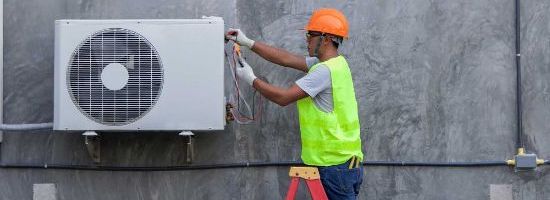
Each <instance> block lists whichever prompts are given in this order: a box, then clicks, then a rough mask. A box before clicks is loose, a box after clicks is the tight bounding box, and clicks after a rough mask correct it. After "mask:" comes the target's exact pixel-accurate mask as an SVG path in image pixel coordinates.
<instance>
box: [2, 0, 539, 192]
mask: <svg viewBox="0 0 550 200" xmlns="http://www.w3.org/2000/svg"><path fill="white" fill-rule="evenodd" d="M522 3H523V5H522V7H521V9H522V38H521V41H522V53H523V60H522V64H523V69H524V76H523V77H524V81H523V85H524V86H523V88H524V90H525V94H524V97H523V100H524V107H525V110H524V113H523V114H524V130H525V134H526V136H525V139H526V147H527V150H528V151H530V152H534V153H537V154H538V155H539V157H543V158H546V159H550V134H548V130H549V129H550V125H549V123H548V121H550V111H549V110H550V58H549V57H548V55H550V25H549V24H550V16H549V15H548V14H547V11H548V10H549V9H550V2H549V1H546V0H530V1H523V2H522ZM325 6H328V7H335V8H338V9H341V10H342V11H343V12H344V13H345V14H346V15H347V16H348V19H349V21H350V24H351V26H350V27H351V35H350V40H348V41H346V42H345V44H344V46H343V48H342V53H343V54H344V55H346V56H347V57H348V62H349V64H350V67H351V70H352V73H353V78H354V83H355V89H356V95H357V99H358V103H359V109H360V120H361V130H362V140H363V144H364V151H365V153H366V154H365V155H366V160H396V161H479V160H506V159H509V158H512V156H513V155H514V154H515V151H516V150H515V147H514V144H515V138H516V135H515V130H516V114H515V103H516V97H515V86H516V84H515V76H516V70H515V61H514V39H515V38H514V2H513V1H512V0H509V1H494V0H493V1H489V0H482V1H467V0H452V1H451V0H449V1H433V0H416V1H410V0H409V1H407V0H364V1H324V0H322V1H290V0H286V1H284V0H277V1H272V0H257V1H244V0H232V1H221V0H218V1H216V0H200V1H199V0H158V1H146V0H139V1H136V0H116V1H113V0H95V1H91V0H25V1H19V0H5V1H4V9H5V12H4V47H5V48H4V63H3V64H4V77H3V78H4V113H3V117H4V122H5V123H38V122H51V121H52V120H53V113H52V112H53V56H54V55H53V44H54V40H53V34H54V20H56V19H64V18H72V19H116V18H200V17H201V16H202V15H217V16H221V17H223V18H224V19H225V22H226V24H227V27H228V28H229V27H240V28H241V29H243V30H244V31H245V32H246V33H248V35H249V36H250V37H251V38H253V39H257V40H262V41H266V42H267V43H269V44H272V45H275V46H278V47H282V48H285V49H288V50H290V51H293V52H295V53H300V54H303V53H304V52H306V46H305V41H304V34H303V32H300V31H299V30H298V29H299V28H301V27H303V26H304V25H305V23H306V21H307V19H308V16H309V15H310V14H311V11H312V10H313V9H315V8H318V7H325ZM246 53H247V55H248V57H249V60H250V64H251V65H253V66H254V68H255V69H256V73H257V74H258V75H260V76H264V77H266V78H267V79H268V80H269V81H270V82H271V83H274V84H276V85H279V86H283V87H288V86H290V85H291V84H292V82H293V81H294V80H296V79H297V78H299V77H301V76H302V75H303V74H300V73H299V72H296V71H292V70H289V69H284V68H279V67H276V66H275V65H273V64H270V63H268V62H266V61H264V60H261V59H260V58H259V57H257V56H255V55H253V54H250V53H249V52H246ZM227 77H229V75H228V76H227ZM228 81H229V78H228ZM246 91H250V90H246ZM227 92H229V88H228V89H227ZM263 108H264V113H266V114H264V115H263V116H262V120H261V121H259V122H257V123H256V124H254V125H237V124H229V125H228V126H227V127H226V130H225V131H218V132H213V133H200V134H199V135H198V136H197V137H196V142H197V143H196V145H195V147H196V156H197V157H196V160H195V162H197V163H228V162H232V163H233V162H247V161H266V162H270V161H289V160H299V158H300V151H299V145H300V143H299V133H298V123H297V113H296V108H295V106H294V105H290V106H287V107H285V108H280V107H279V106H277V105H275V104H273V103H264V105H263ZM49 133H51V132H50V131H35V132H29V133H27V134H20V133H15V132H7V133H5V135H4V141H3V143H2V144H1V156H2V158H1V159H2V162H3V163H4V164H16V163H37V164H40V163H56V164H78V165H89V164H92V161H91V159H90V158H89V156H88V155H87V152H86V149H85V147H84V145H83V138H82V136H81V135H80V134H79V133H67V132H63V133H61V132H58V133H54V134H49ZM102 140H103V144H102V145H103V146H102V160H103V162H102V164H105V165H117V166H137V165H139V166H165V165H185V155H186V152H185V145H184V143H185V139H184V138H181V137H178V136H177V135H176V133H141V134H134V133H105V134H103V136H102ZM548 170H549V168H548V167H540V168H539V169H538V171H536V172H529V173H514V171H513V169H511V168H508V167H486V168H432V167H367V168H366V174H365V179H364V184H363V185H362V190H361V195H360V198H361V199H512V198H513V199H521V200H530V199H536V200H542V199H550V187H547V185H548V184H550V178H549V177H548V176H547V174H548ZM287 172H288V168H287V167H267V168H243V169H216V170H202V171H200V170H195V171H171V172H96V171H74V170H36V169H35V170H33V169H0V199H31V198H32V197H33V194H32V189H33V184H37V183H54V184H55V186H56V187H55V188H56V189H57V197H58V199H281V198H283V197H284V195H285V193H286V190H287V187H288V182H289V179H288V176H287ZM302 189H303V188H302ZM499 191H504V192H499ZM510 194H511V195H510ZM499 195H500V196H499ZM306 196H307V195H306V194H305V193H304V192H300V194H299V198H300V199H303V198H306Z"/></svg>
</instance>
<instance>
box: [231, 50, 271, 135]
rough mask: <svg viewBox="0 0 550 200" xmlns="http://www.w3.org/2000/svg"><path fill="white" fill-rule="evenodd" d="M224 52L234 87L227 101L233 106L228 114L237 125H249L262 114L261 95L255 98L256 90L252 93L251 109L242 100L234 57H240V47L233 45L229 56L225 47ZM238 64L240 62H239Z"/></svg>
mask: <svg viewBox="0 0 550 200" xmlns="http://www.w3.org/2000/svg"><path fill="white" fill-rule="evenodd" d="M224 51H225V52H224V53H225V56H226V58H227V60H228V63H229V68H230V69H231V73H232V76H233V81H234V86H235V90H234V92H232V93H231V94H230V95H229V100H228V102H229V103H230V104H231V105H233V107H232V108H231V109H230V112H231V114H232V115H233V117H234V119H235V121H236V122H237V123H238V124H251V123H253V122H255V121H257V120H259V118H260V117H261V112H262V102H263V98H262V96H261V95H258V97H256V90H255V91H254V95H253V102H252V103H253V104H252V108H251V106H250V104H249V103H248V101H246V99H245V98H244V96H243V95H242V93H241V89H240V87H239V83H238V79H237V73H236V71H237V58H236V56H240V47H239V46H238V45H236V44H233V48H232V53H231V56H230V54H229V53H228V52H227V47H226V48H225V50H224ZM239 64H240V62H239ZM256 98H259V102H260V103H259V105H258V108H256ZM241 101H242V102H243V104H244V109H245V113H246V114H245V113H242V109H241ZM256 111H259V112H256Z"/></svg>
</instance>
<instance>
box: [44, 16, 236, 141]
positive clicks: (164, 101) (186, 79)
mask: <svg viewBox="0 0 550 200" xmlns="http://www.w3.org/2000/svg"><path fill="white" fill-rule="evenodd" d="M223 35H224V23H223V20H222V19H221V18H219V17H206V18H203V19H179V20H57V21H56V23H55V72H54V73H55V75H54V76H55V77H54V82H55V83H54V87H55V88H54V130H114V131H117V130H120V131H127V130H158V131H178V130H221V129H224V126H225V105H224V104H225V102H224V37H223Z"/></svg>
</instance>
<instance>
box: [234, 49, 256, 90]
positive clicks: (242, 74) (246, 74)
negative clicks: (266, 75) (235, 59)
mask: <svg viewBox="0 0 550 200" xmlns="http://www.w3.org/2000/svg"><path fill="white" fill-rule="evenodd" d="M239 63H240V64H241V65H242V67H237V76H238V77H239V78H240V79H242V80H243V81H245V82H246V83H248V84H249V85H250V86H252V83H254V79H256V78H257V77H256V75H254V71H253V70H252V67H250V65H249V64H248V63H247V62H246V61H245V60H244V59H243V58H242V57H240V56H239Z"/></svg>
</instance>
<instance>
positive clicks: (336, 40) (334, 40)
mask: <svg viewBox="0 0 550 200" xmlns="http://www.w3.org/2000/svg"><path fill="white" fill-rule="evenodd" d="M327 35H328V36H329V38H330V40H331V41H332V45H333V46H334V47H335V48H336V49H338V47H339V46H340V45H341V44H342V42H343V41H344V39H343V38H342V37H340V36H335V35H332V34H327Z"/></svg>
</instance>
